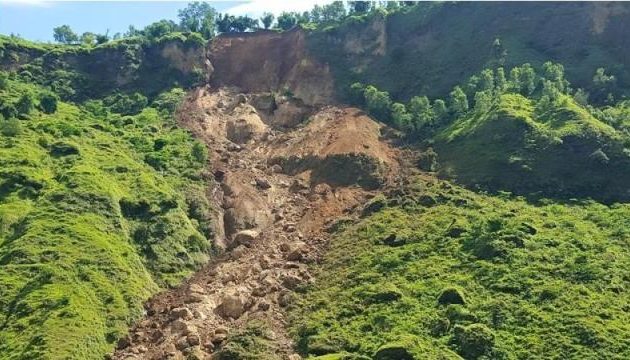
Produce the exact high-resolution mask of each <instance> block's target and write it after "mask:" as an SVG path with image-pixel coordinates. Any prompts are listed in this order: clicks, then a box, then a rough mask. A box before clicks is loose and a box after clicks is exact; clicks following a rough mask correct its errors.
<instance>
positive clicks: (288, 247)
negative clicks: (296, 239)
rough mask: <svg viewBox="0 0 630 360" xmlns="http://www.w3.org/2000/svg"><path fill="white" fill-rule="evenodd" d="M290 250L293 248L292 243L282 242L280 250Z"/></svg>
mask: <svg viewBox="0 0 630 360" xmlns="http://www.w3.org/2000/svg"><path fill="white" fill-rule="evenodd" d="M289 250H291V244H289V243H282V244H280V251H282V252H287V251H289Z"/></svg>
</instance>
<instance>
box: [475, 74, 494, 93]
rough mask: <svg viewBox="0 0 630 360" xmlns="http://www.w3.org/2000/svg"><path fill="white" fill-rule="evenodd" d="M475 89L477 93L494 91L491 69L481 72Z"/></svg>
mask: <svg viewBox="0 0 630 360" xmlns="http://www.w3.org/2000/svg"><path fill="white" fill-rule="evenodd" d="M477 89H478V90H479V91H488V90H494V71H492V69H485V70H483V71H482V72H481V74H480V75H479V84H478V86H477Z"/></svg>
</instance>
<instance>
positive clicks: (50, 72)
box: [0, 33, 207, 101]
mask: <svg viewBox="0 0 630 360" xmlns="http://www.w3.org/2000/svg"><path fill="white" fill-rule="evenodd" d="M205 46H206V42H205V41H204V39H203V38H201V37H200V36H199V35H197V34H181V33H173V34H170V35H168V36H164V37H161V38H159V39H153V40H149V39H147V38H142V37H131V38H125V39H120V40H115V41H111V42H108V43H105V44H102V45H98V46H95V47H87V46H83V45H70V46H68V45H51V44H37V43H31V42H28V41H25V40H21V39H14V38H10V37H7V36H0V70H10V71H12V72H15V73H17V74H19V76H20V78H21V79H22V80H23V81H25V82H33V83H37V84H40V85H43V86H48V87H50V88H51V89H52V90H53V91H55V92H56V93H58V94H59V95H60V96H61V97H62V98H64V99H68V100H73V101H77V100H78V101H84V100H87V99H92V98H96V97H102V96H106V95H109V94H110V93H112V92H116V91H118V92H140V93H142V94H144V95H145V96H149V97H153V96H156V95H157V94H159V93H160V92H162V91H165V90H168V89H170V88H172V87H174V86H180V87H188V86H191V85H193V84H195V83H197V82H203V81H205V79H206V76H207V68H206V67H207V63H206V61H207V60H206V58H205Z"/></svg>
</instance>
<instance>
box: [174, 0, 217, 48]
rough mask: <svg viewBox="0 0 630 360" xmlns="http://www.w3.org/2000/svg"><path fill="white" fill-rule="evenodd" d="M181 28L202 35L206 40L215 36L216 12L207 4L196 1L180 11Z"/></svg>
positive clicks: (178, 15)
mask: <svg viewBox="0 0 630 360" xmlns="http://www.w3.org/2000/svg"><path fill="white" fill-rule="evenodd" d="M177 17H178V18H179V22H180V26H181V28H182V29H184V30H186V31H192V32H198V33H201V35H203V36H204V37H205V38H206V39H209V38H211V37H212V36H214V26H215V20H216V17H217V12H216V10H215V9H214V8H213V7H212V6H210V4H208V3H207V2H199V1H195V2H192V3H189V4H188V5H187V6H186V7H185V8H184V9H181V10H179V12H178V14H177Z"/></svg>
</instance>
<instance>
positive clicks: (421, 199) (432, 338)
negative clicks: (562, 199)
mask: <svg viewBox="0 0 630 360" xmlns="http://www.w3.org/2000/svg"><path fill="white" fill-rule="evenodd" d="M375 201H378V202H380V204H381V205H385V207H384V208H383V209H381V210H380V211H378V212H377V213H374V214H372V215H370V216H368V217H367V218H365V219H363V220H362V221H361V222H359V223H358V224H356V225H352V226H350V227H348V228H346V229H345V230H344V231H342V232H341V233H339V234H338V235H337V236H336V239H335V240H334V241H333V242H332V248H331V249H330V252H329V254H328V255H327V258H326V260H325V262H324V263H323V265H322V266H321V268H320V273H319V275H318V280H317V281H316V283H315V285H313V286H312V287H310V288H306V289H303V290H304V294H303V295H301V298H300V300H299V302H298V306H296V307H295V308H294V309H293V311H292V316H293V321H292V324H293V325H292V326H293V329H294V334H295V338H296V340H297V343H298V346H299V349H300V350H301V351H302V352H303V354H305V355H312V356H317V355H320V356H322V355H325V356H322V357H321V359H344V358H360V357H361V356H363V357H366V358H376V359H427V358H431V359H440V358H442V359H446V358H449V359H450V358H460V357H463V358H465V359H479V358H491V359H625V358H627V357H628V356H630V349H629V348H628V346H627V334H628V333H629V332H630V327H629V326H628V323H629V320H630V318H629V317H628V302H629V301H630V296H629V295H628V292H627V289H628V286H629V285H630V278H628V274H627V269H628V267H629V266H630V260H629V259H630V254H629V253H628V251H629V250H628V249H629V246H628V245H630V244H629V242H630V233H629V229H630V223H629V219H630V207H629V206H628V205H615V206H612V207H607V206H604V205H601V204H597V203H593V202H573V203H564V204H560V203H554V202H551V201H543V202H540V203H536V204H532V203H528V202H526V201H524V200H523V199H521V198H514V197H511V196H495V197H491V196H488V195H483V194H476V193H474V192H471V191H468V190H463V189H461V188H459V187H456V186H453V185H450V184H449V183H446V182H432V183H426V182H423V181H415V182H412V185H411V186H409V187H408V188H407V189H405V190H404V191H396V192H394V193H391V194H389V196H388V197H387V198H386V199H385V198H381V199H378V200H375ZM370 208H372V209H374V208H378V207H374V206H373V207H370ZM379 350H380V351H379ZM331 354H337V355H331ZM342 354H345V355H342ZM349 354H353V355H349ZM375 354H376V356H375V357H373V356H374V355H375Z"/></svg>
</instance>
